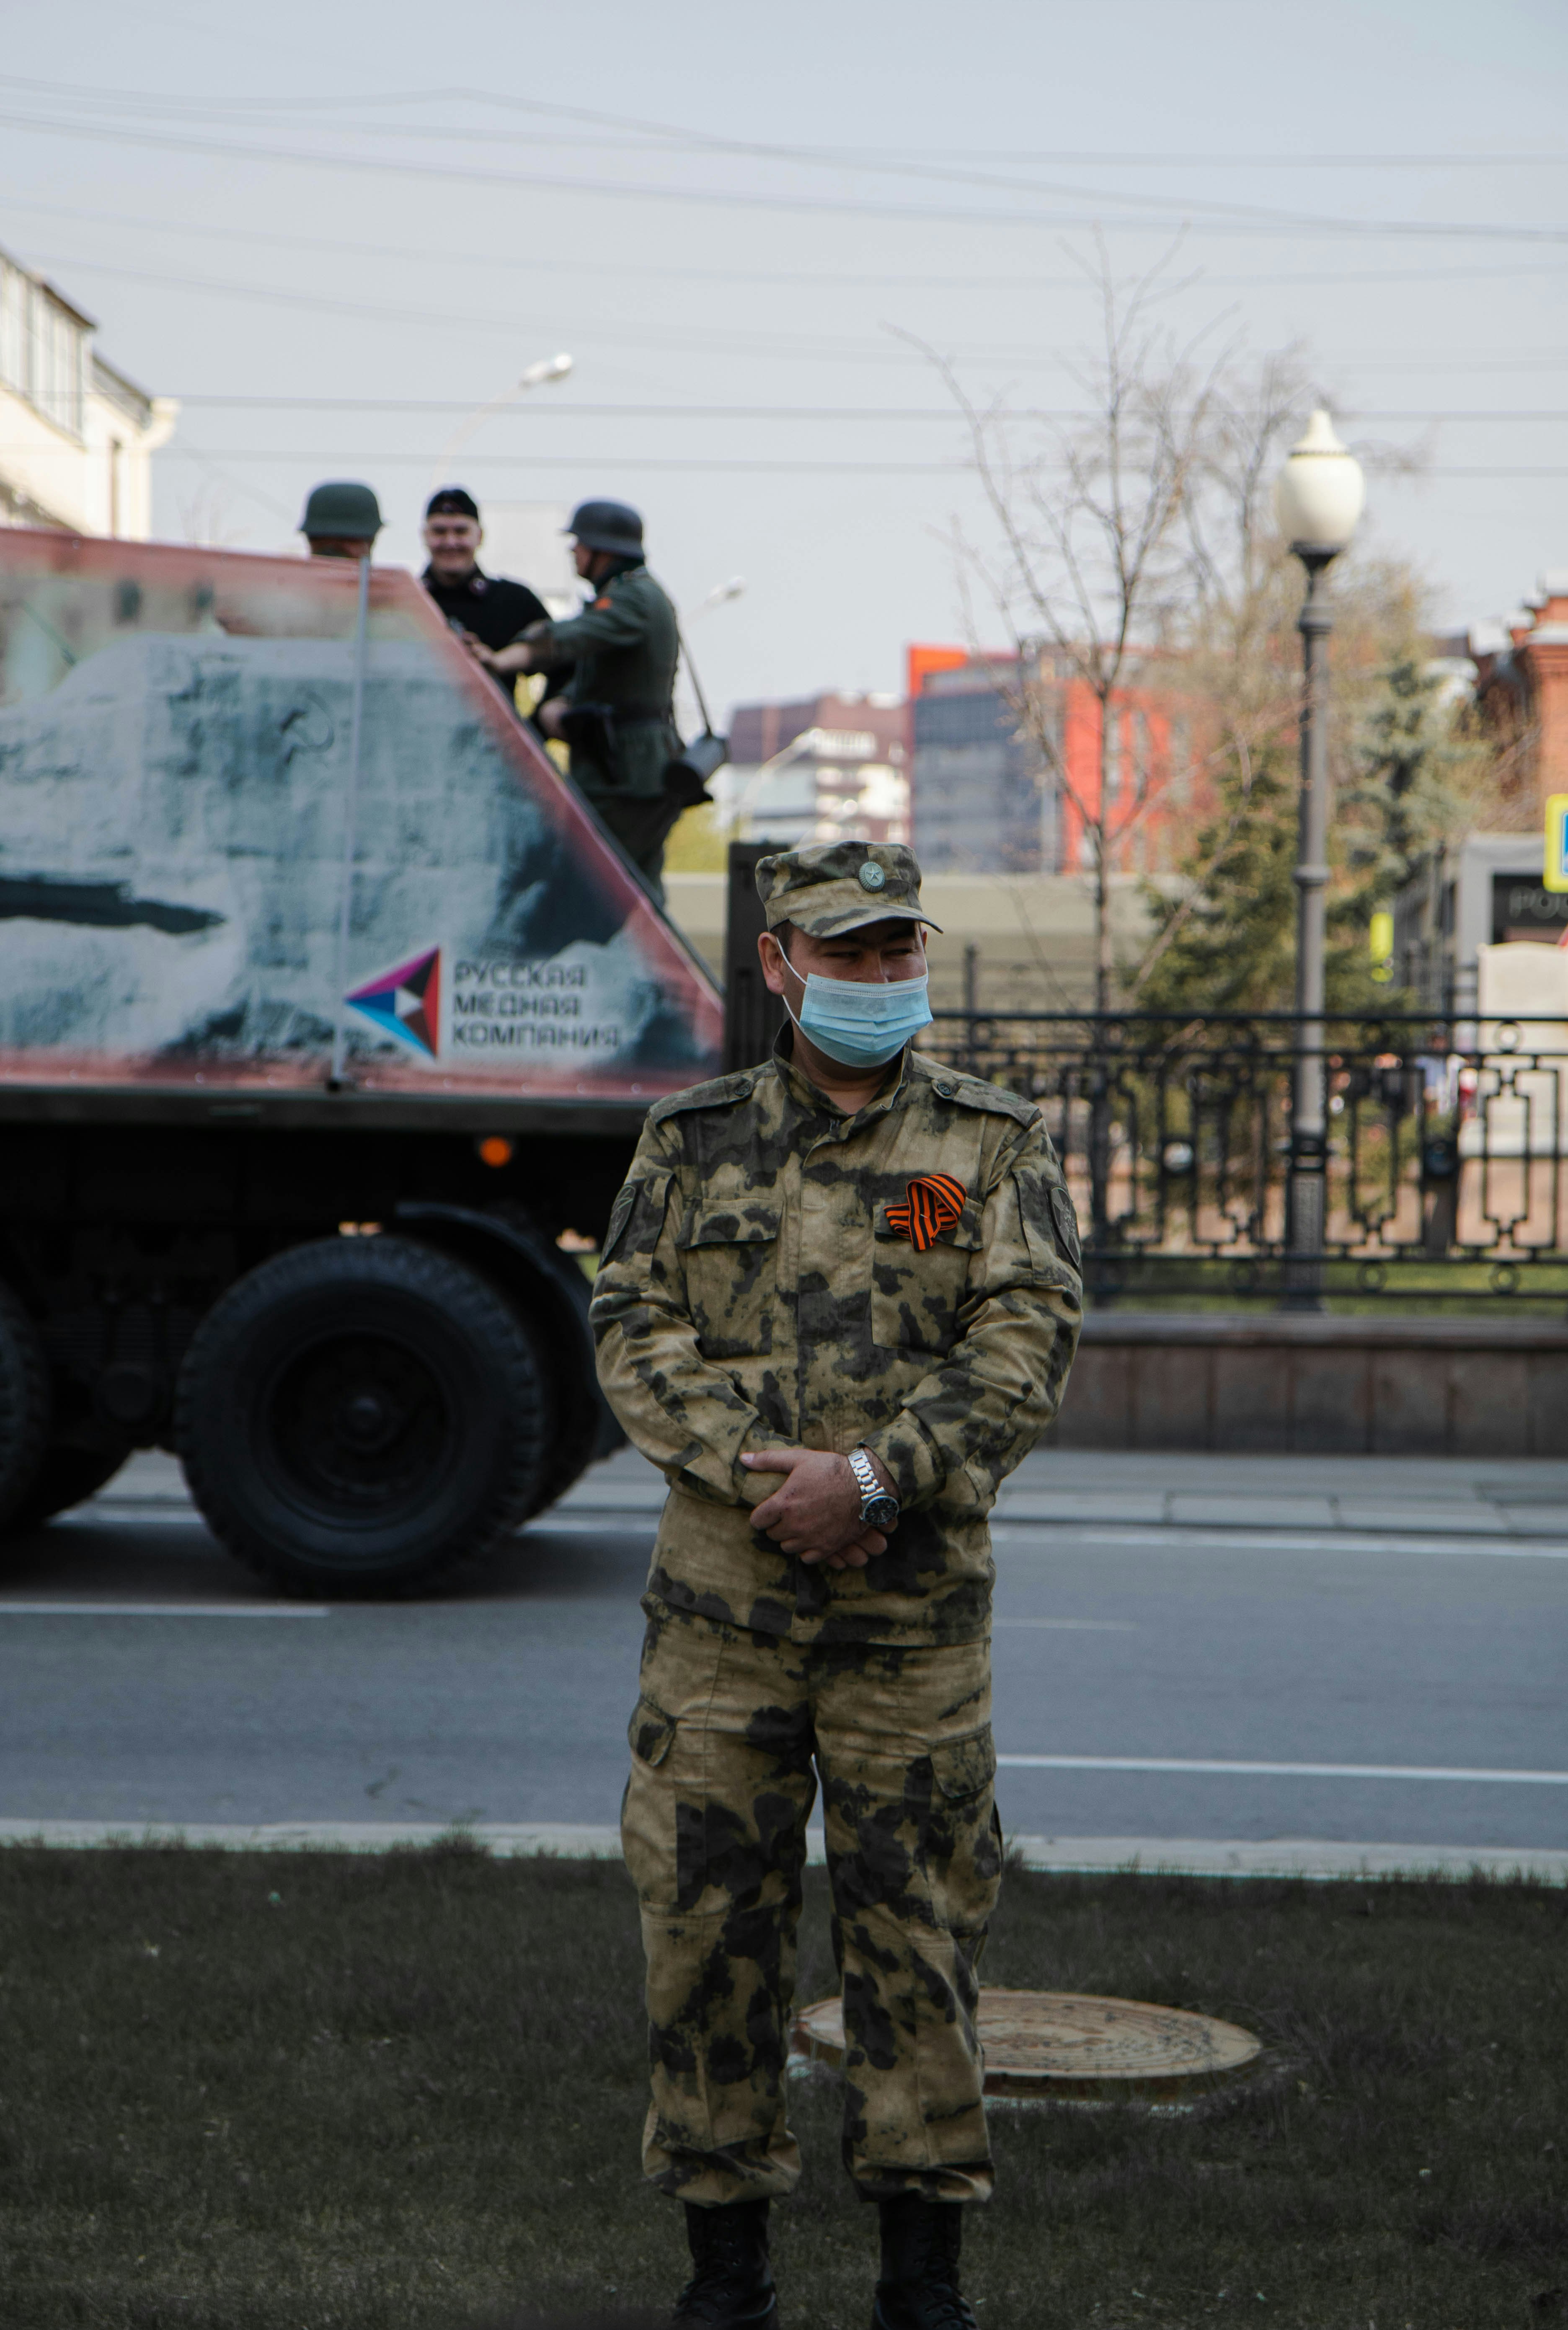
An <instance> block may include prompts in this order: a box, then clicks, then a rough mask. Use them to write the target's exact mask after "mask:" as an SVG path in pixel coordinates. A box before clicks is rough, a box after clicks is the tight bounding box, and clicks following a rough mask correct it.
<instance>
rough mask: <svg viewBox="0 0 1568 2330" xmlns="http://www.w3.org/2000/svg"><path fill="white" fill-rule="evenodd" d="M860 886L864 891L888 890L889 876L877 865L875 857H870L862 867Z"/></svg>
mask: <svg viewBox="0 0 1568 2330" xmlns="http://www.w3.org/2000/svg"><path fill="white" fill-rule="evenodd" d="M860 886H861V888H862V889H863V890H885V889H886V887H887V876H886V875H885V874H884V873H883V869H882V867H880V866H879V865H878V864H877V862H876V860H875V858H874V857H868V858H867V859H866V861H865V863H864V866H863V867H861V869H860Z"/></svg>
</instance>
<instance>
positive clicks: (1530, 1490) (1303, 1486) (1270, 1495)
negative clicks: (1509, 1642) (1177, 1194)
mask: <svg viewBox="0 0 1568 2330" xmlns="http://www.w3.org/2000/svg"><path fill="white" fill-rule="evenodd" d="M664 1500H665V1483H664V1480H663V1477H662V1475H661V1474H660V1473H657V1472H656V1470H655V1469H654V1467H653V1466H652V1465H651V1464H649V1463H647V1461H646V1460H645V1459H644V1458H643V1457H641V1456H638V1454H636V1453H635V1451H633V1450H632V1449H629V1448H623V1449H621V1450H620V1451H619V1454H616V1455H614V1456H611V1457H609V1458H607V1459H606V1461H605V1462H604V1463H601V1464H595V1465H593V1466H592V1467H591V1468H590V1471H588V1472H587V1473H584V1474H583V1476H582V1478H581V1480H580V1481H579V1482H577V1483H576V1484H575V1486H574V1487H572V1488H571V1489H569V1490H568V1491H567V1493H566V1494H565V1496H564V1497H562V1499H561V1501H560V1502H559V1503H558V1504H556V1505H553V1506H552V1507H551V1508H550V1510H549V1511H548V1512H545V1513H543V1514H541V1515H540V1516H539V1519H538V1520H537V1521H536V1522H535V1523H534V1527H535V1528H545V1529H548V1528H549V1527H550V1525H551V1522H552V1520H556V1519H560V1520H568V1521H571V1522H572V1523H573V1524H574V1525H581V1524H583V1523H586V1522H588V1521H590V1520H596V1519H599V1518H601V1517H610V1516H620V1517H623V1518H627V1519H630V1518H633V1517H635V1518H636V1520H638V1522H639V1523H640V1522H642V1521H644V1520H646V1521H647V1522H649V1523H651V1522H652V1521H653V1520H655V1519H656V1516H657V1514H658V1511H659V1509H660V1507H661V1506H662V1505H663V1503H664ZM77 1513H78V1516H79V1518H80V1519H81V1520H90V1519H96V1520H103V1521H107V1522H110V1523H112V1522H114V1521H117V1520H130V1519H143V1520H153V1519H155V1518H156V1520H159V1521H160V1522H168V1521H179V1520H189V1521H191V1522H197V1521H198V1520H199V1516H198V1515H197V1513H196V1512H195V1511H194V1507H193V1506H192V1505H191V1503H190V1501H189V1498H188V1496H187V1495H186V1492H185V1485H184V1478H183V1476H182V1474H181V1473H180V1469H179V1466H178V1465H177V1464H176V1463H175V1460H174V1458H173V1457H172V1456H165V1455H161V1454H157V1453H156V1452H151V1451H149V1452H147V1453H146V1454H141V1455H138V1456H135V1457H133V1458H132V1459H131V1461H130V1463H128V1465H127V1466H126V1468H125V1470H124V1471H123V1472H122V1473H118V1474H117V1475H116V1477H115V1478H114V1480H113V1481H111V1482H109V1485H108V1487H107V1488H106V1489H104V1490H103V1491H102V1492H101V1493H100V1494H99V1496H97V1497H94V1498H92V1499H91V1500H90V1501H89V1502H88V1503H87V1504H85V1505H81V1506H79V1507H78V1508H77ZM993 1518H994V1520H996V1521H997V1523H998V1524H999V1525H1002V1526H1006V1525H1008V1524H1013V1525H1015V1526H1023V1527H1025V1528H1029V1527H1039V1526H1049V1525H1051V1524H1056V1525H1068V1526H1079V1527H1096V1526H1099V1525H1100V1524H1103V1523H1110V1524H1112V1525H1120V1526H1123V1527H1125V1526H1129V1525H1130V1526H1133V1527H1136V1528H1141V1529H1148V1528H1151V1527H1153V1528H1160V1529H1167V1528H1168V1529H1177V1530H1180V1529H1202V1530H1251V1531H1252V1532H1254V1533H1256V1532H1257V1531H1258V1530H1289V1531H1308V1532H1310V1533H1311V1534H1313V1535H1314V1536H1319V1537H1320V1536H1322V1535H1323V1534H1325V1533H1326V1532H1327V1533H1330V1534H1339V1533H1343V1534H1344V1535H1346V1536H1347V1537H1349V1536H1356V1537H1365V1536H1373V1537H1384V1536H1387V1537H1412V1536H1420V1537H1428V1538H1432V1537H1441V1538H1473V1539H1491V1540H1493V1541H1496V1540H1497V1539H1505V1540H1509V1541H1514V1542H1518V1541H1521V1540H1523V1541H1540V1540H1550V1541H1552V1542H1553V1543H1555V1544H1568V1460H1563V1459H1558V1458H1550V1457H1503V1458H1499V1459H1497V1460H1496V1461H1494V1462H1492V1463H1486V1462H1484V1461H1483V1460H1481V1459H1479V1458H1476V1457H1457V1456H1441V1457H1426V1456H1215V1455H1210V1454H1203V1453H1195V1454H1192V1455H1182V1454H1176V1455H1171V1454H1149V1455H1141V1454H1140V1455H1122V1454H1105V1453H1101V1452H1097V1451H1094V1450H1090V1449H1070V1448H1063V1449H1047V1450H1042V1451H1041V1452H1040V1453H1039V1454H1035V1455H1034V1456H1027V1457H1025V1460H1024V1462H1023V1463H1022V1464H1020V1466H1019V1467H1018V1470H1017V1471H1016V1472H1015V1473H1013V1474H1012V1476H1011V1477H1010V1478H1009V1479H1008V1480H1007V1481H1006V1482H1004V1484H1003V1487H1002V1492H1001V1495H1000V1496H999V1497H998V1498H997V1506H996V1511H995V1514H994V1516H993Z"/></svg>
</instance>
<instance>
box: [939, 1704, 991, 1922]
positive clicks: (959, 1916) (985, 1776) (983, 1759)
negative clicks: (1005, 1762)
mask: <svg viewBox="0 0 1568 2330" xmlns="http://www.w3.org/2000/svg"><path fill="white" fill-rule="evenodd" d="M931 1776H932V1778H933V1781H934V1783H935V1785H934V1786H933V1787H932V1790H931V1818H930V1844H929V1853H930V1859H929V1861H928V1864H927V1866H928V1869H929V1871H930V1880H931V1887H932V1903H933V1908H935V1909H936V1910H937V1913H938V1922H939V1923H940V1924H941V1925H942V1926H944V1927H946V1928H947V1930H948V1932H949V1933H950V1934H951V1935H953V1937H955V1939H956V1940H957V1941H958V1942H959V1944H960V1946H962V1947H963V1948H965V1949H966V1950H968V1951H970V1952H971V1953H978V1950H979V1949H980V1947H981V1946H982V1944H983V1943H984V1940H985V1934H986V1922H987V1918H989V1917H990V1914H991V1912H992V1910H993V1909H995V1908H996V1906H997V1886H998V1883H999V1881H1000V1879H1001V1874H1002V1855H1001V1852H1000V1850H999V1845H1000V1831H999V1829H998V1827H997V1804H996V1798H995V1795H994V1794H993V1783H994V1782H995V1780H996V1776H997V1750H996V1746H995V1743H994V1742H993V1740H992V1738H991V1727H990V1725H989V1724H988V1723H987V1724H986V1725H985V1726H984V1728H983V1729H980V1730H978V1731H969V1732H966V1733H965V1735H964V1737H963V1738H961V1739H944V1740H943V1741H942V1742H941V1743H940V1746H939V1747H935V1748H932V1749H931Z"/></svg>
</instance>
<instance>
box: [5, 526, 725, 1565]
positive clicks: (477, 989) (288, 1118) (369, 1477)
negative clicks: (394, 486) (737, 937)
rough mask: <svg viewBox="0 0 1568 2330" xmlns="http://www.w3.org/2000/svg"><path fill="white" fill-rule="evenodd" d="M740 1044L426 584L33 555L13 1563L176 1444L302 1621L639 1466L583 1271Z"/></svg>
mask: <svg viewBox="0 0 1568 2330" xmlns="http://www.w3.org/2000/svg"><path fill="white" fill-rule="evenodd" d="M722 1041H723V1017H722V1009H721V1003H720V998H719V994H718V991H717V990H716V989H715V987H714V985H713V981H712V980H711V979H710V978H709V976H708V974H707V972H706V971H705V970H704V966H703V964H702V962H701V961H700V960H699V958H698V957H697V956H696V955H695V954H694V952H692V951H691V950H690V949H689V948H688V947H687V946H686V945H685V942H683V940H682V939H681V937H680V935H679V933H677V932H676V931H675V929H674V928H673V927H672V925H671V924H670V923H668V922H667V921H666V919H665V918H664V916H663V914H661V913H660V911H659V910H658V907H657V906H656V904H655V902H654V900H653V898H652V897H651V896H650V895H649V893H648V891H647V888H646V887H645V886H643V885H642V883H641V882H640V881H639V879H638V876H637V875H636V873H635V871H634V870H633V869H632V868H631V867H629V866H628V862H627V861H626V859H625V858H624V857H622V856H621V855H620V853H619V851H618V849H617V848H616V847H615V845H614V843H613V842H612V841H611V840H610V839H609V837H608V836H607V834H606V833H605V832H604V830H603V829H602V828H601V827H600V825H599V824H598V823H597V821H596V820H595V819H594V818H593V816H592V814H591V812H590V811H589V810H587V809H586V808H585V806H584V805H583V804H582V802H581V800H580V799H579V798H578V796H577V795H576V794H575V793H573V792H572V791H571V789H570V787H569V786H568V785H567V784H566V783H565V782H564V781H563V780H562V778H561V777H560V776H559V775H558V773H557V772H556V771H555V769H554V767H553V765H552V763H551V762H550V761H549V759H548V758H547V757H546V755H545V754H544V753H543V751H542V749H541V748H540V747H539V745H538V744H536V743H535V741H534V738H533V736H532V734H531V733H530V732H529V731H528V730H527V729H526V728H525V727H524V725H522V724H521V723H520V722H519V721H518V720H517V719H515V717H514V716H513V715H512V713H511V712H510V711H509V709H508V708H507V706H506V705H505V703H504V702H503V700H502V698H501V697H500V696H499V695H498V693H497V691H496V688H495V687H494V686H493V684H492V683H491V681H490V680H489V679H488V678H487V677H486V676H485V675H484V673H483V672H481V671H480V670H479V669H478V668H477V667H476V666H475V665H474V664H473V663H472V662H471V660H470V659H469V658H468V655H467V654H466V653H465V651H464V649H463V646H462V643H461V641H460V640H459V639H457V638H455V637H454V636H453V635H452V634H451V632H450V631H449V630H448V629H447V628H446V626H445V625H444V624H443V622H442V620H441V619H440V617H439V614H438V613H437V611H435V609H434V608H433V607H432V605H431V604H430V601H429V600H428V599H427V597H426V595H425V593H424V592H423V591H422V590H421V589H420V586H419V584H418V583H417V582H415V581H414V579H413V578H412V577H411V575H409V574H407V573H402V572H401V571H398V570H393V569H390V568H389V569H372V568H370V567H369V566H368V565H367V566H364V567H363V568H362V567H357V566H355V565H354V564H340V563H338V562H335V561H327V560H316V561H311V562H306V561H301V560H296V559H287V558H267V557H256V556H250V555H246V554H238V553H232V552H219V551H206V550H192V549H184V548H175V547H166V546H159V545H145V544H136V543H121V542H106V541H88V540H82V539H79V538H76V537H74V536H71V535H60V534H45V533H30V532H25V531H22V530H12V531H4V532H0V1547H3V1546H4V1545H5V1543H14V1541H15V1539H17V1537H18V1536H19V1534H20V1533H22V1532H24V1531H25V1530H31V1529H33V1528H34V1527H36V1525H37V1524H39V1523H40V1522H42V1521H43V1520H46V1519H48V1518H49V1517H50V1516H51V1515H52V1514H54V1513H58V1512H61V1511H64V1510H65V1509H66V1508H68V1507H69V1506H71V1505H72V1504H75V1503H78V1502H80V1501H81V1500H82V1499H83V1498H85V1497H87V1496H90V1494H92V1493H93V1492H95V1491H96V1490H98V1489H99V1488H100V1487H102V1486H103V1485H104V1483H105V1482H108V1481H109V1479H110V1477H111V1476H112V1474H113V1473H115V1471H116V1470H117V1468H118V1466H119V1465H120V1464H122V1463H124V1462H125V1460H126V1458H127V1457H128V1455H129V1454H130V1453H131V1452H132V1451H133V1450H135V1449H138V1448H149V1447H158V1448H164V1449H168V1450H172V1451H173V1452H175V1454H177V1455H178V1457H179V1459H180V1461H181V1463H182V1464H183V1466H184V1472H185V1476H186V1479H187V1481H188V1482H189V1484H190V1489H191V1493H192V1495H193V1497H194V1500H195V1501H196V1503H197V1505H198V1506H199V1507H200V1509H201V1511H202V1513H203V1516H204V1518H205V1519H206V1520H207V1522H208V1523H209V1525H210V1526H211V1528H212V1529H213V1531H214V1533H215V1534H216V1535H217V1537H218V1538H219V1539H221V1540H222V1543H223V1544H224V1545H225V1546H226V1547H227V1548H228V1549H230V1550H231V1552H232V1553H233V1554H235V1555H237V1556H238V1557H239V1558H240V1559H241V1561H243V1562H246V1563H248V1564H250V1566H251V1567H253V1568H255V1569H257V1570H259V1571H260V1572H262V1573H263V1574H264V1575H265V1576H266V1577H269V1578H270V1579H273V1580H275V1581H278V1582H279V1583H281V1584H283V1585H285V1586H288V1588H289V1589H290V1590H292V1591H296V1592H300V1591H303V1592H315V1593H330V1594H334V1595H344V1594H347V1593H353V1592H355V1591H360V1592H368V1591H374V1592H378V1593H385V1592H389V1591H391V1592H411V1591H417V1590H425V1589H428V1588H430V1586H432V1585H433V1584H435V1583H436V1581H438V1580H440V1579H441V1578H443V1577H447V1576H448V1575H449V1573H451V1572H452V1571H453V1570H454V1569H456V1568H458V1566H459V1565H461V1564H465V1563H468V1562H472V1561H474V1560H475V1559H477V1558H480V1557H482V1556H483V1555H485V1554H486V1552H487V1551H488V1550H489V1549H492V1548H494V1547H495V1546H496V1544H497V1543H498V1542H499V1541H500V1539H502V1538H503V1537H505V1536H506V1535H507V1534H509V1533H510V1532H512V1531H513V1530H515V1529H516V1528H517V1527H518V1526H519V1525H520V1523H521V1522H523V1521H524V1520H526V1519H527V1517H528V1516H529V1515H530V1514H532V1513H534V1512H537V1511H540V1510H541V1509H542V1508H543V1507H544V1506H546V1505H548V1504H549V1503H550V1502H551V1501H553V1499H554V1498H556V1497H558V1496H559V1495H560V1494H561V1493H562V1491H563V1490H564V1489H565V1488H566V1487H567V1486H568V1485H569V1484H570V1483H571V1481H572V1480H573V1479H574V1478H575V1477H576V1476H577V1475H578V1473H580V1472H581V1470H582V1468H583V1467H584V1465H585V1464H587V1463H589V1462H590V1459H591V1458H592V1456H593V1455H594V1454H595V1453H596V1452H599V1451H601V1450H603V1449H604V1448H605V1447H606V1446H607V1445H612V1444H613V1436H612V1435H613V1434H614V1426H613V1425H612V1424H611V1423H610V1421H609V1417H608V1415H607V1412H606V1411H605V1410H604V1408H603V1407H602V1405H601V1403H600V1398H599V1395H598V1391H597V1388H596V1386H595V1382H594V1376H593V1368H592V1356H591V1348H590V1338H589V1334H588V1330H587V1297H588V1281H587V1279H586V1277H585V1275H584V1272H583V1269H582V1266H581V1254H582V1253H583V1252H584V1251H586V1250H588V1249H589V1248H590V1247H591V1246H593V1245H594V1244H596V1243H597V1241H598V1239H599V1237H600V1235H601V1233H602V1229H603V1226H604V1224H605V1221H606V1219H607V1217H608V1215H609V1208H610V1206H611V1203H612V1201H613V1199H614V1197H615V1193H616V1190H617V1189H618V1188H619V1184H620V1182H621V1180H622V1179H623V1177H624V1174H625V1171H626V1168H627V1164H628V1160H629V1158H630V1156H631V1152H632V1149H633V1147H634V1145H635V1142H636V1139H637V1135H638V1130H639V1127H640V1124H641V1122H642V1118H643V1115H644V1113H645V1111H646V1109H647V1106H648V1104H649V1103H650V1102H651V1101H653V1100H654V1099H655V1098H656V1097H657V1096H658V1095H659V1094H663V1093H666V1092H669V1091H673V1090H675V1089H678V1088H679V1087H680V1086H682V1085H684V1084H693V1083H694V1082H696V1081H698V1080H699V1079H700V1078H702V1077H704V1076H706V1075H712V1074H714V1073H715V1072H716V1071H717V1069H718V1067H719V1066H720V1064H721V1062H720V1052H721V1045H722ZM0 1558H3V1553H0Z"/></svg>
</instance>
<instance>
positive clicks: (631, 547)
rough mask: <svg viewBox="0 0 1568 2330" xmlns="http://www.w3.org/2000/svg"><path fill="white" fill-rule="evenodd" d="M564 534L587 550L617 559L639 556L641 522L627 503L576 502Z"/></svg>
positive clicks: (640, 552)
mask: <svg viewBox="0 0 1568 2330" xmlns="http://www.w3.org/2000/svg"><path fill="white" fill-rule="evenodd" d="M564 531H565V532H566V533H568V534H570V535H574V536H575V537H576V539H577V540H578V541H579V542H581V543H582V544H584V545H586V547H587V548H588V549H590V550H609V551H613V552H614V554H615V555H616V556H617V557H618V558H640V557H641V555H642V520H641V518H640V517H639V516H638V513H637V512H636V510H634V509H633V508H632V507H631V505H630V504H629V503H628V502H579V503H578V505H577V507H576V508H575V509H574V510H573V511H572V513H571V518H570V520H569V521H568V523H567V525H566V527H565V529H564Z"/></svg>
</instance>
